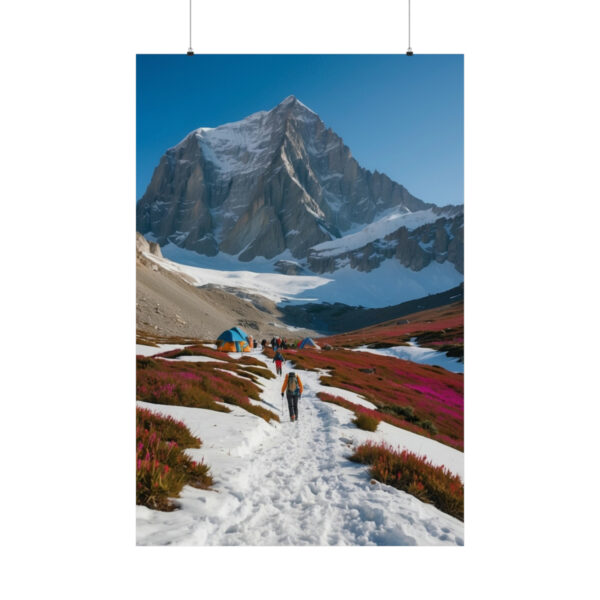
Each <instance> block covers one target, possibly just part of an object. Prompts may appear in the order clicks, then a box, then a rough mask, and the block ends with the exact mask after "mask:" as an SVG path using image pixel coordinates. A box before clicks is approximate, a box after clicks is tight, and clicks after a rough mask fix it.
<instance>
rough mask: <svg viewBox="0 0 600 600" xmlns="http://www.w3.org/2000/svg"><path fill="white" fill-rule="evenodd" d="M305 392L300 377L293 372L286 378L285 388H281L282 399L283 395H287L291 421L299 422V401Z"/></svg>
mask: <svg viewBox="0 0 600 600" xmlns="http://www.w3.org/2000/svg"><path fill="white" fill-rule="evenodd" d="M303 390H304V388H303V386H302V382H301V381H300V377H298V375H296V373H294V372H293V371H292V372H291V373H288V374H287V375H286V376H285V380H284V382H283V386H282V388H281V397H282V398H283V393H284V392H285V393H286V395H287V401H288V409H289V411H290V421H297V420H298V400H299V399H300V396H301V395H302V391H303Z"/></svg>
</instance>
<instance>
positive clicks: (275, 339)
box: [271, 336, 277, 350]
mask: <svg viewBox="0 0 600 600" xmlns="http://www.w3.org/2000/svg"><path fill="white" fill-rule="evenodd" d="M271 348H273V350H277V338H276V337H275V336H273V337H272V338H271Z"/></svg>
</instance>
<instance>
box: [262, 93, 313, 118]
mask: <svg viewBox="0 0 600 600" xmlns="http://www.w3.org/2000/svg"><path fill="white" fill-rule="evenodd" d="M273 110H287V111H290V112H292V111H294V112H298V113H301V114H306V113H309V114H311V115H314V116H315V117H318V115H317V113H316V112H315V111H314V110H311V109H310V108H308V106H306V104H303V103H302V102H300V100H298V98H296V96H294V95H293V94H292V95H290V96H288V97H287V98H284V99H283V100H282V101H281V102H280V103H279V104H278V105H277V106H276V107H275V108H274V109H273Z"/></svg>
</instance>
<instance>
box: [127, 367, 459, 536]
mask: <svg viewBox="0 0 600 600" xmlns="http://www.w3.org/2000/svg"><path fill="white" fill-rule="evenodd" d="M269 366H271V365H269ZM296 372H297V373H298V374H299V375H300V377H301V379H302V381H303V383H304V385H305V393H304V395H303V397H302V399H301V401H300V405H299V413H300V417H299V421H298V422H297V423H291V422H290V421H289V417H288V414H287V403H286V402H284V414H283V416H282V417H281V418H282V423H281V424H277V425H275V426H270V425H266V423H265V425H264V429H265V431H264V432H263V433H264V434H261V435H259V436H258V437H256V438H255V440H254V441H255V442H256V446H255V447H252V448H248V450H249V452H248V454H247V455H246V456H241V455H240V456H233V457H226V458H221V459H220V460H219V459H217V457H216V455H214V456H213V458H212V459H211V457H210V452H206V451H205V452H203V450H202V449H200V450H190V451H188V452H190V454H192V455H194V457H195V458H199V457H200V456H206V462H207V463H208V464H209V465H211V466H212V468H213V475H214V476H215V479H216V485H215V489H216V490H218V491H216V492H215V491H204V490H195V489H193V488H190V487H186V488H184V491H183V493H182V497H181V499H179V500H178V502H179V504H180V506H181V510H178V511H174V512H171V513H160V512H158V511H151V510H149V509H147V508H145V507H138V544H142V545H143V544H174V545H194V544H205V545H462V544H463V523H461V522H460V521H458V520H457V519H454V518H453V517H450V516H449V515H446V514H444V513H442V512H441V511H439V510H438V509H436V508H435V507H433V506H432V505H428V504H424V503H422V502H420V501H419V500H417V499H416V498H414V497H412V496H410V495H408V494H406V493H404V492H402V491H400V490H396V489H395V488H392V487H389V486H385V485H381V484H379V483H374V484H372V483H371V482H370V480H369V477H368V474H367V468H366V467H365V466H364V465H357V464H354V463H352V462H350V461H349V460H348V459H347V456H348V455H349V454H351V451H352V448H351V446H352V437H353V436H352V434H353V433H354V432H355V431H356V428H355V426H354V425H352V424H350V423H347V422H344V423H342V422H341V421H340V418H339V416H340V414H341V413H340V410H339V407H336V406H333V405H329V404H326V403H324V402H322V401H321V400H319V399H318V398H316V396H315V394H316V391H317V390H318V389H319V388H320V387H321V386H320V384H319V382H318V374H317V373H314V372H307V371H300V370H296ZM281 385H282V379H281V378H277V379H276V380H269V381H267V382H266V384H265V392H264V393H263V397H264V398H265V399H267V398H268V401H269V404H271V407H276V409H277V410H281V397H280V388H281ZM169 408H172V409H178V410H169ZM154 409H155V410H157V411H160V412H163V413H165V414H175V415H176V416H178V417H181V415H182V410H181V407H164V406H156V405H155V406H154ZM163 409H166V410H163ZM199 410H200V409H186V411H196V412H198V411H199ZM238 410H239V409H238ZM186 411H184V412H183V414H191V413H189V412H186ZM202 412H203V413H207V412H210V411H202ZM246 414H247V413H246ZM238 416H239V417H241V416H242V415H241V414H238V413H237V412H236V413H234V414H233V415H222V414H219V415H218V416H217V414H216V413H215V416H214V417H211V418H214V419H220V420H222V421H223V422H225V421H224V420H225V419H229V420H228V421H227V422H228V424H229V426H231V422H232V420H235V418H236V417H238ZM184 420H185V418H184ZM238 423H240V424H241V421H239V420H238ZM263 423H264V422H263ZM190 425H192V428H193V423H192V421H190ZM215 433H216V430H215ZM217 435H218V434H217ZM225 435H226V433H225ZM203 439H204V441H205V445H210V437H209V438H207V437H206V436H204V438H203ZM215 439H216V437H215ZM241 454H243V453H241Z"/></svg>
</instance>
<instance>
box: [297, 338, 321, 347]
mask: <svg viewBox="0 0 600 600" xmlns="http://www.w3.org/2000/svg"><path fill="white" fill-rule="evenodd" d="M298 348H316V349H317V350H320V349H321V348H319V346H317V344H315V341H314V340H313V339H312V338H304V339H303V340H302V341H301V342H300V343H299V344H298Z"/></svg>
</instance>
